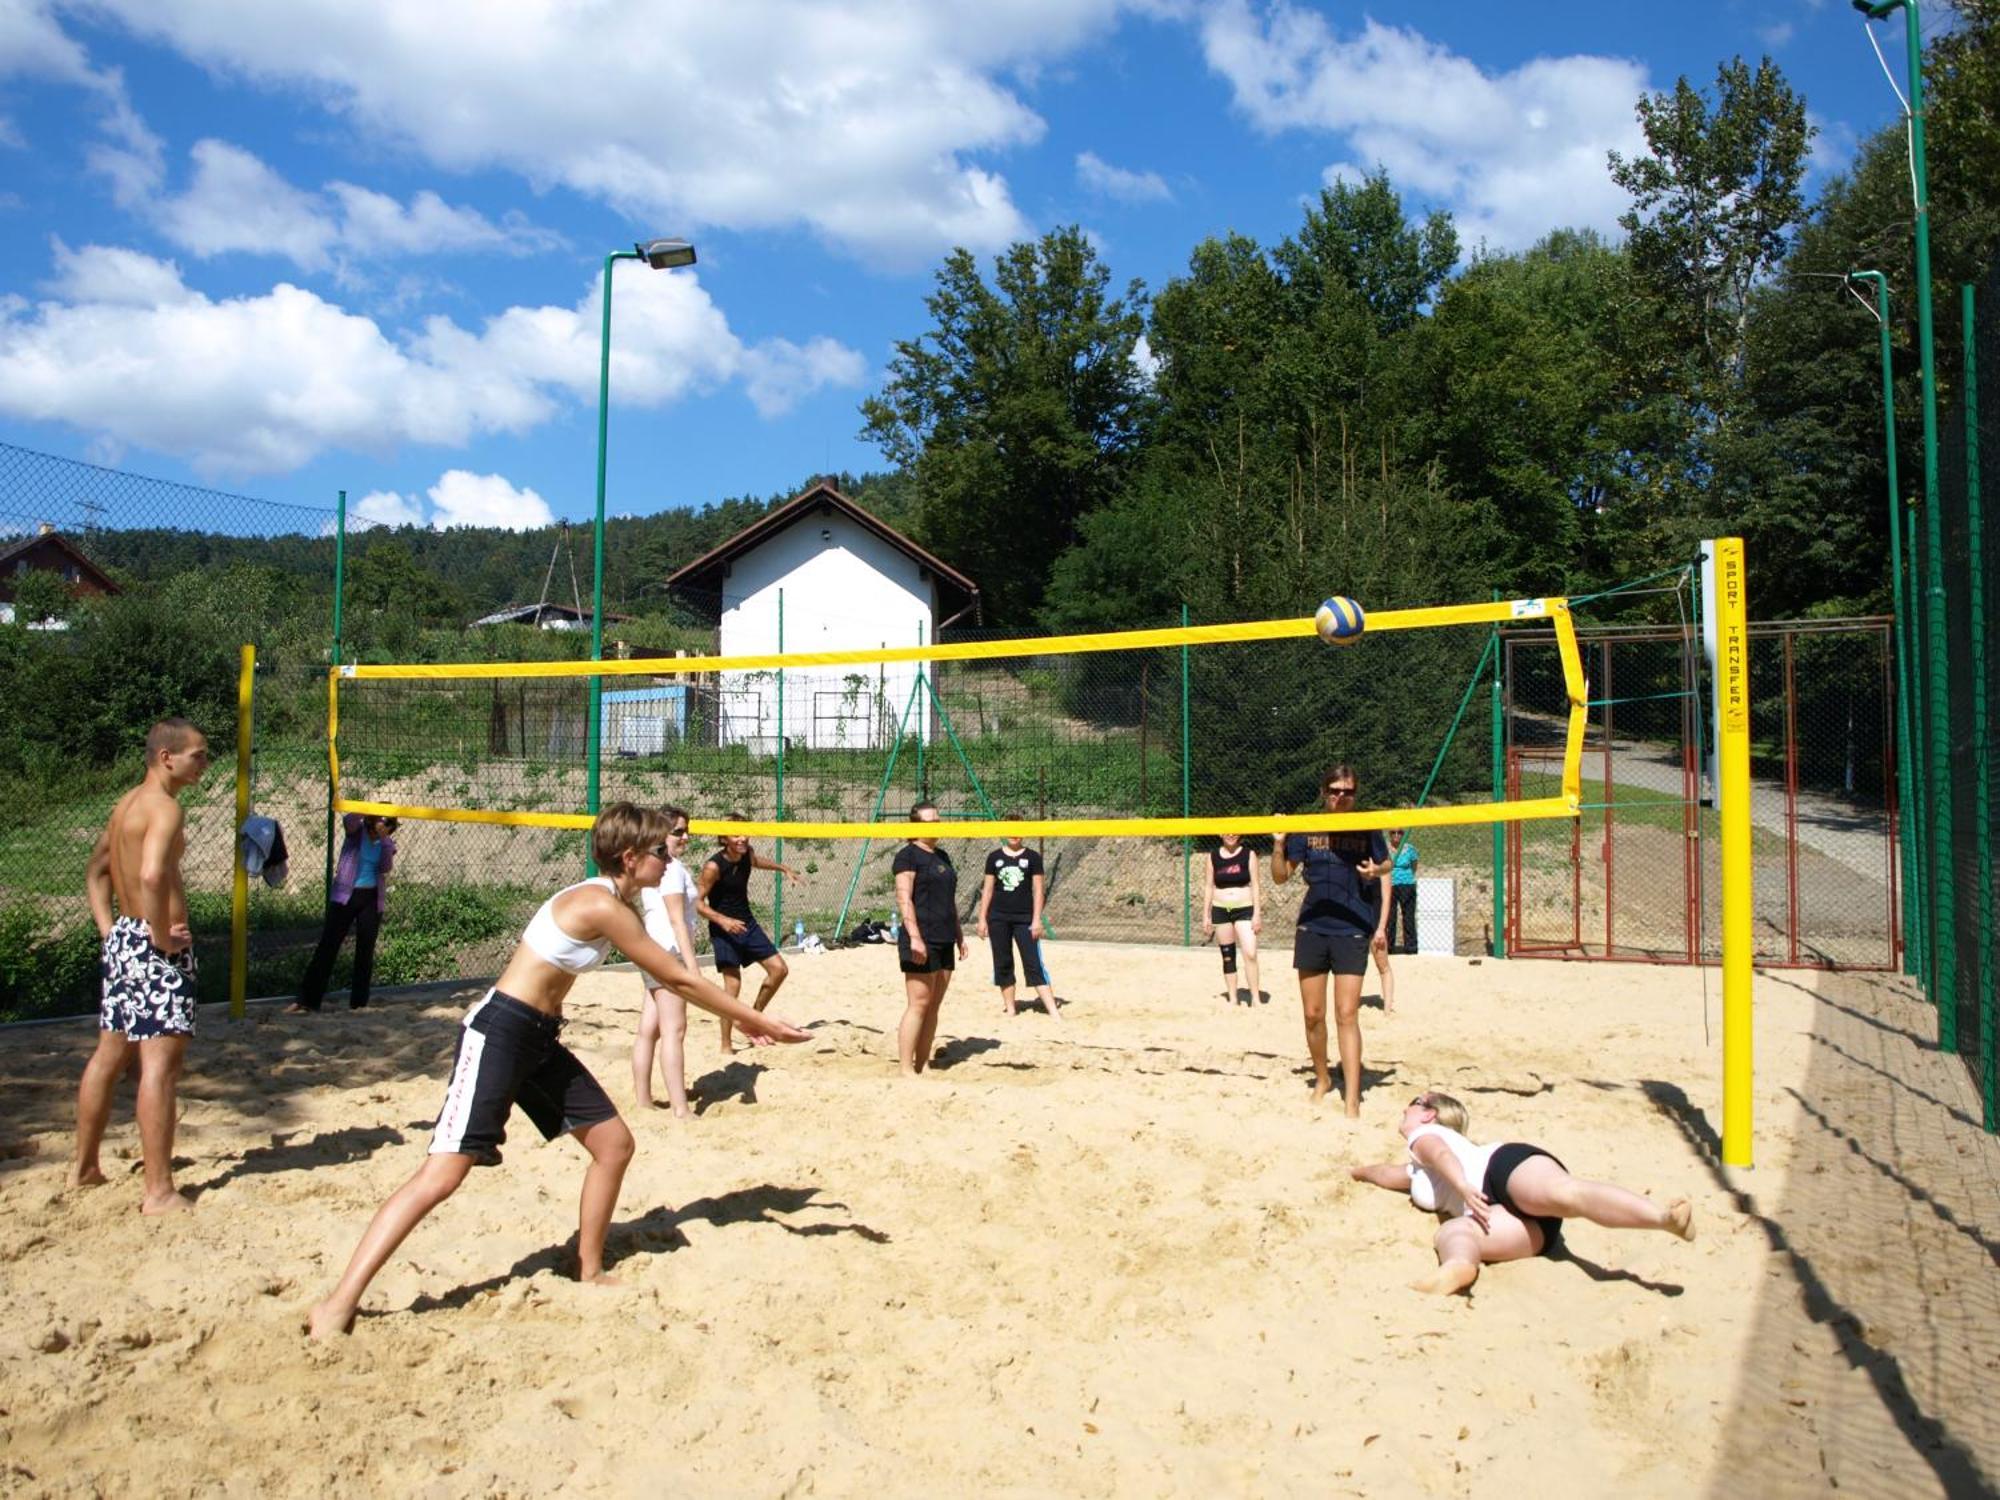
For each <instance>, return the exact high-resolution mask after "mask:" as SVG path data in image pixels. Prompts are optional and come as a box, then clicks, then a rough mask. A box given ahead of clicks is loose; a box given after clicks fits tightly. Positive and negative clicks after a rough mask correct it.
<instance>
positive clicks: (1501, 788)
mask: <svg viewBox="0 0 2000 1500" xmlns="http://www.w3.org/2000/svg"><path fill="white" fill-rule="evenodd" d="M1493 602H1494V603H1496V604H1497V603H1499V602H1500V590H1498V589H1495V590H1494V591H1493ZM1487 645H1488V647H1489V648H1490V649H1491V650H1492V652H1493V800H1494V801H1495V802H1504V801H1506V800H1507V704H1506V699H1505V695H1504V692H1503V690H1502V686H1501V684H1502V681H1503V676H1504V673H1503V665H1504V663H1505V661H1506V649H1505V648H1504V647H1503V646H1502V645H1501V642H1500V627H1499V626H1498V625H1497V624H1496V625H1495V626H1493V628H1492V630H1491V632H1490V633H1489V634H1488V636H1487ZM1492 947H1493V956H1494V957H1495V958H1505V957H1506V956H1507V830H1506V828H1505V826H1504V825H1502V824H1499V823H1495V824H1494V825H1493V944H1492Z"/></svg>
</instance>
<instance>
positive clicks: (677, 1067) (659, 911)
mask: <svg viewBox="0 0 2000 1500" xmlns="http://www.w3.org/2000/svg"><path fill="white" fill-rule="evenodd" d="M660 810H661V811H662V812H664V813H665V814H666V815H667V822H668V830H667V854H668V859H667V868H666V871H665V873H664V874H663V875H662V876H661V877H660V883H659V884H658V885H657V886H653V887H649V888H647V889H644V890H641V891H640V892H639V911H640V915H641V916H643V917H644V918H645V922H646V936H648V937H650V938H651V939H652V940H653V941H654V942H656V943H658V944H659V945H660V946H661V947H662V948H664V949H666V950H667V952H668V953H670V954H672V955H673V956H674V957H675V958H677V959H681V960H683V966H682V967H681V968H680V969H679V971H678V972H677V973H675V974H671V975H664V976H663V975H658V974H651V973H648V972H647V971H646V970H644V969H641V970H640V971H639V986H640V992H641V993H640V998H639V1034H638V1036H637V1037H636V1038H635V1039H634V1040H633V1043H632V1093H633V1096H634V1097H635V1098H636V1099H637V1100H638V1102H639V1108H641V1109H651V1108H652V1107H653V1057H654V1054H655V1053H658V1055H659V1059H660V1071H661V1073H662V1074H664V1075H665V1077H666V1080H667V1102H668V1104H669V1105H671V1106H672V1107H673V1111H674V1118H675V1119H677V1120H685V1119H687V1118H688V1117H689V1114H690V1111H689V1109H688V1101H687V1025H688V1020H687V1000H686V998H685V992H686V990H687V988H688V986H689V985H701V984H702V983H703V981H702V978H701V973H700V970H698V969H697V968H696V967H695V960H694V937H693V933H692V931H691V929H690V928H689V927H688V913H689V912H691V911H693V910H694V903H695V883H694V877H693V876H692V875H690V874H689V873H688V868H687V866H686V865H685V864H683V863H682V862H681V856H682V855H683V854H684V853H686V852H687V843H688V815H687V812H686V810H685V809H684V808H679V807H664V808H662V809H660Z"/></svg>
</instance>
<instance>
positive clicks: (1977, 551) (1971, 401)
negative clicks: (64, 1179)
mask: <svg viewBox="0 0 2000 1500" xmlns="http://www.w3.org/2000/svg"><path fill="white" fill-rule="evenodd" d="M1958 298H1959V314H1960V320H1961V327H1962V328H1963V330H1964V341H1965V381H1964V385H1963V387H1962V389H1961V391H1960V399H1961V400H1963V401H1964V403H1965V550H1966V552H1967V554H1968V557H1967V570H1968V571H1969V572H1970V573H1971V575H1972V587H1971V590H1970V593H1971V599H1970V605H1971V614H1972V775H1973V783H1972V785H1973V793H1972V828H1973V837H1974V838H1975V839H1977V840H1978V848H1979V863H1978V872H1979V873H1978V880H1979V886H1978V889H1977V891H1976V892H1975V899H1976V901H1977V903H1978V906H1979V1045H1980V1048H1981V1051H1982V1056H1981V1067H1980V1074H1981V1078H1980V1083H1981V1085H1982V1087H1981V1090H1980V1092H1981V1094H1982V1095H1983V1096H1984V1099H1985V1110H1984V1114H1985V1117H1986V1128H1987V1129H1988V1130H1993V1129H1994V1128H1995V1126H1996V1121H1995V1116H1994V1084H1995V1081H1996V1080H1995V1077H1994V1073H1995V1067H1996V1063H1995V1048H1994V1039H1993V836H1992V827H1991V818H1990V816H1989V814H1990V812H1991V809H1992V802H1991V800H1990V798H1991V791H1992V787H1991V773H1990V771H1989V770H1988V769H1987V756H1988V754H1989V752H1990V750H1991V741H1990V740H1989V739H1988V737H1987V728H1988V726H1987V720H1986V711H1987V704H1986V539H1985V535H1984V531H1983V521H1982V518H1981V514H1980V495H1979V341H1978V339H1977V337H1975V334H1976V331H1977V327H1978V324H1977V320H1976V318H1975V313H1976V311H1977V309H1976V307H1975V305H1974V297H1973V290H1972V288H1971V287H1970V286H1969V285H1968V286H1962V287H1960V288H1959V290H1958Z"/></svg>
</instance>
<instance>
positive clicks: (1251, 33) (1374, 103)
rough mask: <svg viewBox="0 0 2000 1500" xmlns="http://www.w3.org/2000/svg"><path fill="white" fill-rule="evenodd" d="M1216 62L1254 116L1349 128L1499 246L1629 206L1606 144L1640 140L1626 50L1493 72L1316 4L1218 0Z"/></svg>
mask: <svg viewBox="0 0 2000 1500" xmlns="http://www.w3.org/2000/svg"><path fill="white" fill-rule="evenodd" d="M1202 43H1203V48H1204V51H1205V53H1206V55H1207V59H1208V64H1209V66H1210V67H1211V68H1212V69H1214V70H1215V71H1216V72H1217V73H1219V74H1221V75H1222V76H1223V77H1224V78H1226V79H1227V80H1228V81H1229V83H1230V84H1231V86H1232V88H1233V89H1234V93H1235V103H1236V106H1237V108H1238V109H1240V110H1241V111H1242V112H1243V113H1244V115H1245V116H1247V117H1248V118H1249V120H1250V121H1251V123H1252V124H1254V125H1256V126H1257V127H1258V128H1259V129H1262V130H1264V131H1267V132H1269V133H1271V134H1278V133H1280V132H1283V131H1292V130H1300V131H1314V132H1322V133H1325V134H1327V135H1331V136H1338V137H1341V138H1343V140H1344V144H1345V147H1346V151H1345V155H1344V159H1343V160H1342V161H1341V162H1340V163H1337V164H1336V165H1335V166H1333V167H1330V168H1329V169H1328V171H1329V172H1331V173H1336V174H1338V173H1343V172H1345V171H1347V170H1350V168H1349V165H1348V164H1349V163H1351V162H1353V161H1356V160H1359V161H1363V162H1367V163H1369V164H1370V166H1371V167H1372V166H1374V165H1378V164H1379V165H1380V166H1382V167H1384V168H1386V169H1387V171H1388V173H1389V176H1390V178H1391V180H1392V181H1393V183H1394V184H1395V185H1396V186H1397V187H1398V188H1399V189H1401V190H1402V191H1403V192H1404V194H1405V195H1406V197H1407V196H1411V195H1414V196H1418V197H1422V198H1426V199H1429V200H1431V201H1434V202H1437V203H1440V204H1442V205H1444V206H1447V207H1449V208H1450V209H1451V210H1452V211H1453V213H1454V216H1455V217H1456V219H1457V221H1458V226H1459V233H1460V237H1461V239H1462V240H1464V241H1465V242H1466V243H1467V244H1468V245H1472V244H1477V243H1478V242H1479V241H1480V240H1482V239H1483V240H1485V241H1486V242H1488V243H1489V244H1491V245H1492V246H1493V247H1494V248H1496V249H1504V248H1518V247H1521V246H1524V245H1527V244H1530V243H1532V242H1533V241H1535V240H1536V239H1539V238H1540V237H1541V236H1542V235H1544V234H1546V233H1547V232H1548V231H1549V230H1551V229H1556V228H1560V227H1565V226H1576V227H1590V228H1596V229H1601V230H1606V231H1613V230H1615V228H1616V226H1617V221H1618V215H1619V214H1620V213H1621V212H1622V211H1623V210H1624V208H1625V207H1626V199H1625V195H1624V194H1623V192H1621V191H1620V189H1619V188H1618V187H1617V186H1616V184H1614V183H1613V182H1612V181H1611V177H1610V173H1609V172H1608V171H1607V169H1606V165H1605V158H1606V154H1607V153H1608V152H1610V151H1613V150H1618V151H1622V152H1625V153H1626V154H1628V155H1629V154H1631V153H1633V152H1635V151H1637V150H1640V149H1643V147H1644V144H1645V142H1644V137H1643V136H1642V135H1641V134H1640V132H1639V128H1638V125H1637V122H1636V121H1635V119H1634V116H1633V107H1634V105H1635V104H1636V103H1637V101H1638V98H1639V96H1640V94H1642V93H1643V92H1644V91H1645V89H1646V72H1645V69H1644V68H1643V67H1642V66H1641V65H1640V64H1638V63H1636V62H1631V61H1628V60H1624V59H1619V58H1608V57H1590V56H1570V57H1544V58H1536V59H1534V60H1532V61H1530V62H1526V63H1523V64H1522V65H1521V66H1519V67H1517V68H1514V69H1512V70H1510V71H1508V72H1505V73H1487V72H1484V71H1482V70H1481V69H1480V68H1479V67H1478V66H1477V65H1476V64H1474V63H1472V62H1470V61H1469V60H1467V59H1466V58H1463V57H1460V56H1458V55H1457V54H1456V53H1453V52H1452V51H1450V50H1449V49H1448V48H1446V47H1443V46H1440V45H1438V44H1437V43H1435V42H1432V41H1430V40H1428V39H1427V38H1425V37H1423V36H1421V35H1420V34H1418V33H1417V32H1415V31H1411V30H1408V29H1405V28H1402V27H1397V26H1384V25H1382V24H1380V23H1379V22H1376V21H1372V20H1371V21H1367V22H1364V23H1363V25H1362V27H1361V30H1360V32H1359V34H1358V35H1356V36H1355V37H1353V38H1352V39H1351V40H1344V39H1342V38H1341V37H1339V36H1337V35H1336V34H1335V33H1334V31H1333V29H1332V28H1331V27H1330V26H1329V25H1328V23H1327V22H1326V20H1325V19H1324V18H1323V17H1322V16H1320V15H1319V14H1318V13H1317V12H1314V11H1309V10H1306V9H1303V8H1301V7H1300V6H1298V5H1295V4H1293V3H1291V0H1276V3H1275V4H1274V5H1272V6H1271V7H1270V9H1269V10H1267V11H1262V12H1258V13H1253V12H1252V10H1251V9H1250V7H1249V5H1248V4H1247V3H1246V0H1222V3H1219V4H1218V5H1216V6H1215V7H1214V8H1213V9H1211V10H1210V11H1209V12H1208V13H1207V15H1206V16H1205V17H1204V19H1203V22H1202Z"/></svg>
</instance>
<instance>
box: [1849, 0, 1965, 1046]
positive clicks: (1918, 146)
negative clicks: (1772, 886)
mask: <svg viewBox="0 0 2000 1500" xmlns="http://www.w3.org/2000/svg"><path fill="white" fill-rule="evenodd" d="M1854 8H1855V9H1856V10H1858V11H1860V12H1861V13H1862V14H1863V15H1864V16H1866V17H1867V18H1868V19H1869V20H1871V21H1882V20H1886V19H1887V18H1888V17H1889V16H1890V15H1891V14H1892V13H1893V12H1895V11H1896V10H1898V9H1901V10H1902V12H1903V20H1904V23H1905V38H1906V40H1905V50H1906V51H1907V53H1908V57H1907V58H1906V60H1905V66H1906V68H1907V70H1908V77H1909V87H1910V104H1909V110H1910V191H1911V196H1912V198H1913V200H1914V207H1915V213H1914V218H1915V220H1916V241H1917V247H1916V248H1917V355H1918V359H1919V361H1920V362H1921V364H1922V367H1923V383H1924V389H1923V401H1924V541H1925V543H1926V547H1925V550H1926V551H1927V552H1928V553H1929V554H1930V556H1929V558H1928V559H1927V561H1926V566H1925V568H1924V588H1925V592H1926V593H1927V594H1928V595H1929V596H1930V608H1929V610H1928V615H1929V619H1928V620H1927V622H1926V623H1927V625H1928V626H1929V629H1928V630H1927V632H1926V634H1927V636H1928V637H1929V639H1928V647H1929V663H1928V665H1929V668H1930V670H1929V671H1928V672H1927V673H1926V674H1925V676H1926V679H1927V680H1928V682H1929V683H1930V688H1929V693H1928V696H1929V698H1930V705H1929V707H1930V726H1931V736H1930V778H1929V785H1927V786H1926V787H1925V788H1924V790H1925V792H1926V794H1927V795H1928V797H1929V799H1930V815H1931V816H1930V853H1931V860H1930V863H1931V865H1932V868H1933V871H1934V873H1933V875H1932V877H1931V888H1930V895H1931V901H1930V909H1929V911H1928V913H1927V917H1928V920H1929V922H1930V929H1931V941H1930V943H1929V944H1928V945H1927V951H1928V952H1929V955H1930V960H1931V963H1930V969H1931V991H1930V998H1931V1003H1932V1004H1933V1005H1935V1006H1936V1007H1937V1014H1938V1046H1939V1047H1940V1048H1941V1049H1942V1050H1944V1051H1946V1052H1956V1051H1957V1050H1958V950H1957V947H1956V945H1955V944H1954V943H1952V942H1950V941H1947V940H1946V939H1947V938H1948V937H1949V935H1950V933H1951V931H1952V927H1953V923H1954V922H1955V921H1956V912H1957V904H1958V902H1957V891H1956V883H1957V882H1956V879H1955V877H1954V875H1953V871H1952V856H1951V850H1952V826H1951V825H1952V808H1951V795H1952V794H1951V701H1950V699H1949V698H1948V697H1947V696H1946V693H1945V691H1944V683H1943V681H1942V680H1941V679H1942V675H1943V672H1944V665H1945V662H1946V661H1947V660H1948V657H1947V655H1946V653H1947V652H1948V651H1949V649H1950V646H1949V643H1948V642H1947V641H1946V639H1945V593H1944V517H1943V516H1942V515H1941V514H1940V513H1939V512H1940V507H1939V503H1938V468H1937V364H1936V359H1935V352H1934V350H1933V347H1932V341H1931V215H1930V196H1931V192H1930V174H1929V172H1928V170H1927V168H1926V167H1925V164H1924V53H1923V47H1924V39H1923V33H1922V30H1921V29H1920V27H1919V25H1918V17H1917V0H1882V3H1880V4H1876V5H1871V4H1869V3H1868V0H1854Z"/></svg>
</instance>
